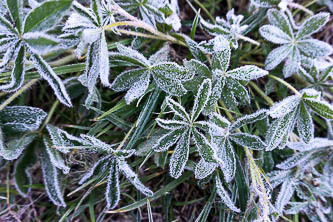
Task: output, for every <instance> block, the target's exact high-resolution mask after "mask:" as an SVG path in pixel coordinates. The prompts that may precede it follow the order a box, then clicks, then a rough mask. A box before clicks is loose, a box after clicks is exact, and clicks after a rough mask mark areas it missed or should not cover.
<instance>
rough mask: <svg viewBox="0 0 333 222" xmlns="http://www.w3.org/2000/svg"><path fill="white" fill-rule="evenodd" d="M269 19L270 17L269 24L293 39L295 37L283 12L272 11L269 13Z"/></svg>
mask: <svg viewBox="0 0 333 222" xmlns="http://www.w3.org/2000/svg"><path fill="white" fill-rule="evenodd" d="M267 17H268V21H269V23H271V24H272V25H274V26H276V27H278V28H279V29H281V30H282V31H283V32H285V33H286V34H288V35H289V36H290V37H291V38H293V37H294V34H293V30H292V28H291V25H290V22H289V20H288V18H287V16H286V15H285V14H284V13H283V12H281V11H279V10H277V9H270V10H268V12H267Z"/></svg>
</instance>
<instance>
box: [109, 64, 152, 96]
mask: <svg viewBox="0 0 333 222" xmlns="http://www.w3.org/2000/svg"><path fill="white" fill-rule="evenodd" d="M142 75H149V71H147V69H145V68H139V69H131V70H128V71H125V72H122V73H121V74H120V75H118V76H117V78H116V79H115V80H114V81H113V83H112V85H111V87H112V89H113V90H115V91H116V92H120V91H125V90H127V89H130V88H131V87H132V85H133V84H134V83H135V82H137V81H139V79H140V77H141V76H142Z"/></svg>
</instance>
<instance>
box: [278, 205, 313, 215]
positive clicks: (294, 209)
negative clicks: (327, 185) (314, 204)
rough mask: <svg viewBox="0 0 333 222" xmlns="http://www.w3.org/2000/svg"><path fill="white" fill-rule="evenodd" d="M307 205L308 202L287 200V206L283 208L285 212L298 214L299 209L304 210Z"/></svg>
mask: <svg viewBox="0 0 333 222" xmlns="http://www.w3.org/2000/svg"><path fill="white" fill-rule="evenodd" d="M308 205H309V203H308V202H289V206H290V207H289V208H288V209H287V210H284V213H285V214H298V213H299V212H300V211H304V209H306V208H307V206H308Z"/></svg>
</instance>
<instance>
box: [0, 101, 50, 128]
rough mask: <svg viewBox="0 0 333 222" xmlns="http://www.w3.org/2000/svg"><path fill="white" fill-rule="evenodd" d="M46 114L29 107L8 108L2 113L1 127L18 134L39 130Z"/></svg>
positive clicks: (0, 118)
mask: <svg viewBox="0 0 333 222" xmlns="http://www.w3.org/2000/svg"><path fill="white" fill-rule="evenodd" d="M46 115H47V114H46V113H45V112H44V111H43V110H41V109H39V108H34V107H29V106H7V107H6V108H4V109H3V110H1V111H0V126H2V128H3V129H10V130H14V131H18V132H25V131H35V130H38V128H39V126H40V125H41V124H42V121H43V120H44V118H45V117H46Z"/></svg>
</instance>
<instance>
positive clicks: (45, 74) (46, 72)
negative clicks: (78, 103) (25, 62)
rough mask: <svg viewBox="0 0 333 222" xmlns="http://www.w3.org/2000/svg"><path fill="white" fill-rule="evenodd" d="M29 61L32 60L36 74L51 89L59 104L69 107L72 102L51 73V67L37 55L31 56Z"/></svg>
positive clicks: (58, 80)
mask: <svg viewBox="0 0 333 222" xmlns="http://www.w3.org/2000/svg"><path fill="white" fill-rule="evenodd" d="M31 59H32V60H33V62H34V64H35V67H36V69H37V70H38V73H39V74H40V75H41V77H42V78H43V79H45V80H46V81H47V82H48V83H49V84H50V86H51V88H52V89H53V91H54V93H55V95H56V96H57V98H58V99H59V101H60V102H61V103H63V104H64V105H66V106H68V107H71V106H72V102H71V99H70V97H69V95H68V93H67V91H66V88H65V85H64V83H63V82H62V81H61V79H60V78H59V77H58V76H57V74H56V73H55V72H54V71H53V69H52V68H51V66H50V65H49V64H47V63H46V61H45V60H44V59H43V58H42V57H41V56H40V55H37V54H34V53H33V54H32V55H31Z"/></svg>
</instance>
